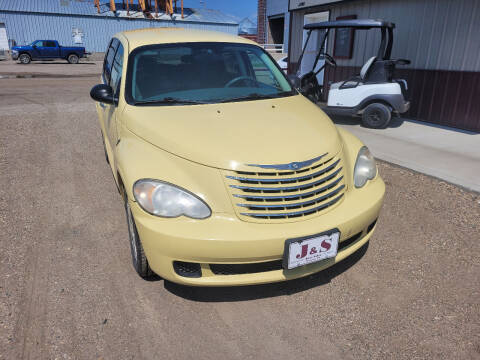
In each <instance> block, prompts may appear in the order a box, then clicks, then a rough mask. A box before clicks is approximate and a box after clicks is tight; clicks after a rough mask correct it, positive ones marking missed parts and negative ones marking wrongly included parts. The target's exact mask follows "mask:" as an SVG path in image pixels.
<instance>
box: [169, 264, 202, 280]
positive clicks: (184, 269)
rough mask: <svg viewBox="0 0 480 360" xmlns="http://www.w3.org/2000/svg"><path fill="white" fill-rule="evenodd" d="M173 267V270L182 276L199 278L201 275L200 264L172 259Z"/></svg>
mask: <svg viewBox="0 0 480 360" xmlns="http://www.w3.org/2000/svg"><path fill="white" fill-rule="evenodd" d="M173 269H174V270H175V272H176V273H177V274H178V275H180V276H183V277H189V278H199V277H202V270H201V269H200V264H198V263H190V262H183V261H174V262H173Z"/></svg>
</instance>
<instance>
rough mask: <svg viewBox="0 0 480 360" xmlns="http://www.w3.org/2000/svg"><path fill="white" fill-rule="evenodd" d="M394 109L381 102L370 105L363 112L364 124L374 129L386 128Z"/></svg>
mask: <svg viewBox="0 0 480 360" xmlns="http://www.w3.org/2000/svg"><path fill="white" fill-rule="evenodd" d="M391 118H392V111H391V110H390V108H389V107H388V106H386V105H385V104H381V103H373V104H370V105H368V106H367V107H366V108H365V110H364V111H363V114H362V124H363V126H365V127H368V128H372V129H384V128H386V127H387V126H388V124H389V123H390V120H391Z"/></svg>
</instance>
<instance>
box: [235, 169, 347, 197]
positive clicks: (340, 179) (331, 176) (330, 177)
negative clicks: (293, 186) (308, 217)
mask: <svg viewBox="0 0 480 360" xmlns="http://www.w3.org/2000/svg"><path fill="white" fill-rule="evenodd" d="M336 175H337V174H332V175H329V176H328V178H324V179H323V180H324V181H328V180H330V179H332V178H334V177H335V176H336ZM342 179H343V175H342V176H340V177H339V178H338V179H337V180H335V181H334V182H332V183H331V184H329V185H327V186H324V187H321V188H319V189H317V190H314V191H310V192H307V193H303V194H296V195H284V196H258V195H239V194H233V196H234V197H237V198H242V199H246V198H249V199H259V200H260V199H261V200H266V201H268V200H275V199H292V198H301V197H304V196H309V195H316V194H317V193H321V192H323V191H325V190H328V188H330V187H334V186H336V185H337V184H338V183H339V182H340V181H342ZM237 205H238V204H237Z"/></svg>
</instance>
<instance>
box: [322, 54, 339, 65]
mask: <svg viewBox="0 0 480 360" xmlns="http://www.w3.org/2000/svg"><path fill="white" fill-rule="evenodd" d="M323 57H324V58H325V62H326V63H327V64H328V65H330V66H333V67H337V62H336V61H335V59H334V58H333V57H331V56H330V55H328V54H327V53H325V54H323Z"/></svg>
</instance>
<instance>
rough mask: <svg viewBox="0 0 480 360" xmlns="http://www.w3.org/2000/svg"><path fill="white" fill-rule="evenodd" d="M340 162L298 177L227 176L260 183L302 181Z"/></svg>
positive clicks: (322, 172)
mask: <svg viewBox="0 0 480 360" xmlns="http://www.w3.org/2000/svg"><path fill="white" fill-rule="evenodd" d="M339 162H340V159H338V160H337V161H335V162H334V163H333V164H332V165H330V166H328V167H326V168H325V169H323V170H320V171H318V172H316V173H313V174H310V175H304V176H298V177H294V178H284V177H281V178H278V179H262V178H245V177H239V176H227V178H228V179H232V180H239V181H253V182H258V183H277V182H279V183H281V182H290V181H300V180H305V179H310V178H314V177H317V176H319V175H322V174H324V173H326V172H328V171H329V170H331V169H332V168H334V167H335V166H337V165H338V163H339Z"/></svg>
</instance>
